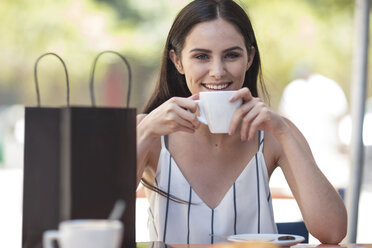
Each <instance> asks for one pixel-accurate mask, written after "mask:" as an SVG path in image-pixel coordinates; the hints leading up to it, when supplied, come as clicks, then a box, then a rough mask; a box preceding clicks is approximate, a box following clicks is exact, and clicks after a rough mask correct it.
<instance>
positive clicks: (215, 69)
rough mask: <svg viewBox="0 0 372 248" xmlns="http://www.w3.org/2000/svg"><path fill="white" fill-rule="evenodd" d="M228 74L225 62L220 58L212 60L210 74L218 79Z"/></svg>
mask: <svg viewBox="0 0 372 248" xmlns="http://www.w3.org/2000/svg"><path fill="white" fill-rule="evenodd" d="M225 74H226V68H225V64H224V63H223V61H222V60H220V59H215V60H213V61H212V63H211V65H210V69H209V76H211V77H214V78H216V79H219V78H221V77H222V76H224V75H225Z"/></svg>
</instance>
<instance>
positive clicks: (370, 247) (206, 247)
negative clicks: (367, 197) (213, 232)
mask: <svg viewBox="0 0 372 248" xmlns="http://www.w3.org/2000/svg"><path fill="white" fill-rule="evenodd" d="M171 246H172V247H174V248H211V247H213V246H211V245H210V244H192V245H187V244H176V245H174V244H171ZM291 247H292V248H314V247H324V248H327V247H328V248H332V247H335V248H336V247H340V248H342V247H345V248H346V247H347V248H352V247H354V248H357V247H365V248H372V244H339V245H325V244H320V245H318V244H317V245H312V244H298V245H294V246H291Z"/></svg>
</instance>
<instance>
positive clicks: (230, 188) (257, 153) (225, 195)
mask: <svg viewBox="0 0 372 248" xmlns="http://www.w3.org/2000/svg"><path fill="white" fill-rule="evenodd" d="M162 139H164V137H162ZM163 141H164V140H163ZM260 145H261V143H260ZM262 145H263V144H262ZM162 149H165V151H166V152H167V153H168V155H169V156H170V157H171V159H172V164H174V165H175V167H176V168H177V170H178V171H179V173H180V174H181V175H182V177H183V179H184V180H185V182H187V184H188V186H189V187H190V188H191V190H192V192H194V194H195V195H196V196H197V197H198V198H199V199H200V201H201V203H202V204H203V205H204V206H206V207H207V208H208V209H209V210H216V209H218V208H219V207H220V206H221V205H222V202H223V201H224V200H225V199H226V197H227V195H228V194H229V193H230V191H231V190H232V189H233V187H234V184H235V183H236V182H237V181H238V180H239V179H240V177H242V176H243V174H244V173H246V170H247V169H248V167H249V165H250V164H251V163H252V161H254V160H256V159H257V160H258V158H257V156H258V155H259V154H261V153H262V151H261V149H260V146H259V147H258V150H257V152H256V153H254V154H253V156H252V158H251V159H250V160H249V161H248V163H247V165H246V166H245V167H244V169H243V170H242V171H241V173H240V174H239V176H238V177H237V178H236V179H235V180H234V181H233V183H232V184H231V186H230V187H229V189H228V190H227V191H226V193H225V194H224V196H223V197H222V199H221V201H220V202H219V203H218V204H217V205H216V207H215V208H211V207H209V206H208V204H206V203H205V201H204V200H203V199H202V198H201V197H200V196H199V194H198V193H197V192H196V191H195V190H194V188H193V187H192V186H191V184H190V182H189V181H188V180H187V178H186V177H185V175H184V174H183V172H182V170H181V169H180V168H179V166H178V164H177V162H176V160H174V157H173V155H172V154H171V153H170V151H169V150H168V148H167V147H166V145H165V142H162Z"/></svg>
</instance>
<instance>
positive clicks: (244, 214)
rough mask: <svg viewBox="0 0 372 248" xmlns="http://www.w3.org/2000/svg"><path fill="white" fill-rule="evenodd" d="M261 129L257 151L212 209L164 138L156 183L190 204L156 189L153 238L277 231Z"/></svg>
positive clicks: (198, 240)
mask: <svg viewBox="0 0 372 248" xmlns="http://www.w3.org/2000/svg"><path fill="white" fill-rule="evenodd" d="M259 134H260V135H259V137H260V138H259V141H260V142H259V144H258V146H259V149H258V152H257V153H256V154H255V155H254V156H253V158H252V159H251V161H250V162H249V163H248V165H247V166H246V167H245V168H244V170H243V171H242V173H241V174H240V175H239V177H238V178H237V179H236V181H235V182H234V183H233V185H232V186H231V188H230V189H229V190H228V192H227V193H226V195H225V196H224V198H223V199H222V201H221V202H220V203H219V205H218V206H217V207H216V208H214V209H211V208H209V207H208V206H207V205H206V204H205V203H204V202H203V201H202V200H201V199H200V198H199V196H198V195H197V193H196V192H195V191H194V190H193V189H192V187H191V186H190V184H189V183H188V181H187V180H186V179H185V177H184V176H183V175H182V172H181V171H180V169H179V168H178V166H177V164H176V162H175V161H174V159H173V157H172V155H171V154H170V153H169V151H168V149H167V147H166V146H165V142H164V137H162V138H161V144H162V148H161V152H160V156H159V162H158V168H157V172H156V177H155V184H156V186H157V187H159V188H160V189H162V190H163V191H165V192H168V193H169V194H171V195H173V196H176V197H178V198H180V199H183V200H185V201H187V202H188V203H177V202H174V201H172V200H170V199H167V198H166V197H164V196H161V195H159V194H157V193H153V194H151V197H150V207H149V221H148V228H149V232H150V240H151V241H163V242H165V243H168V244H212V243H217V242H226V239H224V238H219V237H217V235H218V236H228V235H233V234H242V233H277V228H276V224H275V221H274V215H273V209H272V200H271V195H270V189H269V184H268V174H267V168H266V163H265V160H264V156H263V153H262V148H263V141H264V139H263V134H264V133H263V131H260V133H259ZM213 235H215V236H213Z"/></svg>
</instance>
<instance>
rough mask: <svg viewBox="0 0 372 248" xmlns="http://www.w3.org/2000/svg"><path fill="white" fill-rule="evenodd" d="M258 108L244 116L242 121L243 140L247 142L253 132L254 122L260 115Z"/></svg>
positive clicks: (241, 133) (241, 132)
mask: <svg viewBox="0 0 372 248" xmlns="http://www.w3.org/2000/svg"><path fill="white" fill-rule="evenodd" d="M259 113H260V112H259V109H258V108H252V110H251V111H250V112H249V113H247V115H246V116H244V118H243V120H242V126H241V129H240V137H241V140H247V139H248V138H249V133H250V132H251V127H252V122H253V121H254V119H255V118H257V116H258V115H259Z"/></svg>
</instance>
